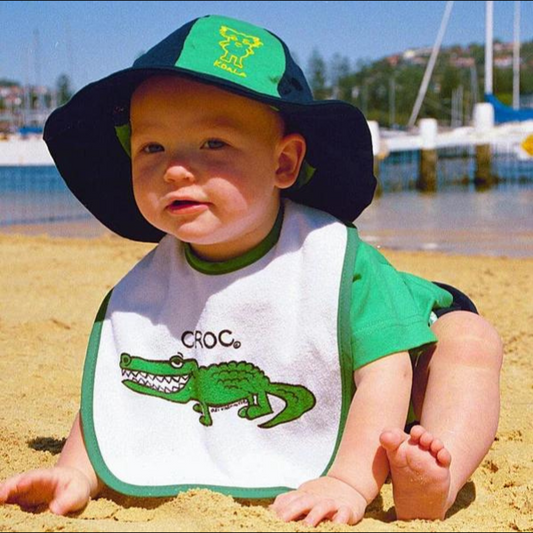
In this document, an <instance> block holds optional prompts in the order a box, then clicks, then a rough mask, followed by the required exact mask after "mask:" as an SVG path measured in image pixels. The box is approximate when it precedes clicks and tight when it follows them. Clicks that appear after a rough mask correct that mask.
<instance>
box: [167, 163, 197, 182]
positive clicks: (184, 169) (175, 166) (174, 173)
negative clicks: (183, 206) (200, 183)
mask: <svg viewBox="0 0 533 533" xmlns="http://www.w3.org/2000/svg"><path fill="white" fill-rule="evenodd" d="M182 180H187V181H192V180H194V173H193V171H192V170H191V168H190V166H189V165H187V164H186V163H184V162H178V161H174V162H171V163H170V164H169V166H168V167H167V169H166V172H165V181H167V182H173V181H182Z"/></svg>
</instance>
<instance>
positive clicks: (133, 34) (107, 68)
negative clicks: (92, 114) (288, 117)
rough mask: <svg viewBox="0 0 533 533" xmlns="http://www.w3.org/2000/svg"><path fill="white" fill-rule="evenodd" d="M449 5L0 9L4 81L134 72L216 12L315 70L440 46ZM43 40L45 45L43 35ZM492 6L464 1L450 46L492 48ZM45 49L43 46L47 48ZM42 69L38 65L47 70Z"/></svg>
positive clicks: (498, 33)
mask: <svg viewBox="0 0 533 533" xmlns="http://www.w3.org/2000/svg"><path fill="white" fill-rule="evenodd" d="M445 4H446V2H444V1H432V2H429V1H428V2H419V1H415V2H399V1H396V2H394V1H389V2H381V1H372V2H349V1H335V2H320V1H318V2H316V1H315V2H303V1H301V2H298V1H280V2H265V1H263V2H254V1H238V2H198V1H196V2H195V1H191V2H185V1H178V2H176V1H168V2H124V1H120V2H103V1H100V2H67V1H60V2H55V1H54V2H39V1H20V2H7V1H2V2H1V3H0V78H9V79H15V80H18V81H21V82H29V83H35V82H37V81H40V82H41V83H43V84H46V85H55V82H56V80H57V77H58V76H59V75H60V74H61V73H66V74H68V75H69V76H70V77H71V79H72V80H73V84H74V86H75V88H76V89H79V88H81V87H82V86H84V85H86V84H87V83H89V82H91V81H94V80H96V79H100V78H102V77H104V76H106V75H108V74H110V73H112V72H114V71H116V70H119V69H122V68H125V67H128V66H130V65H131V63H132V62H133V60H134V59H135V58H136V57H137V56H138V55H139V53H140V52H142V51H146V50H147V49H149V48H150V47H151V46H152V45H154V44H155V43H157V42H158V41H160V40H161V39H162V38H163V37H165V36H166V35H168V34H169V33H171V32H172V31H174V30H175V29H176V28H178V27H179V26H181V25H182V24H184V23H185V22H187V21H189V20H191V19H193V18H195V17H197V16H201V15H205V14H209V13H213V14H221V15H227V16H230V17H236V18H241V19H244V20H247V21H249V22H252V23H255V24H258V25H260V26H263V27H265V28H267V29H269V30H271V31H273V32H274V33H276V34H278V35H279V36H280V37H281V38H282V39H283V40H285V42H286V43H287V44H288V45H289V48H290V49H291V50H292V51H293V52H295V54H296V57H297V58H298V61H299V63H300V64H301V65H302V66H303V67H304V68H305V66H306V64H307V61H308V59H309V55H310V54H311V51H312V50H313V48H317V49H318V50H319V51H320V52H321V54H322V55H323V56H324V57H325V58H330V57H332V56H333V54H335V53H340V54H342V55H345V56H347V57H349V58H350V61H351V62H352V65H355V64H356V62H357V61H358V60H367V59H377V58H380V57H383V56H385V55H389V54H392V53H395V52H400V51H403V50H405V49H406V48H411V47H421V46H432V45H433V42H434V41H435V38H436V36H437V32H438V29H439V25H440V21H441V18H442V15H443V12H444V8H445ZM494 4H495V28H494V35H495V37H497V38H500V39H502V40H504V41H511V40H512V38H513V10H514V2H512V1H496V2H495V3H494ZM521 6H522V24H521V40H522V41H526V40H531V39H533V1H522V2H521ZM37 34H38V37H36V35H37ZM484 40H485V2H484V1H456V2H455V5H454V8H453V12H452V16H451V19H450V24H449V27H448V31H447V33H446V37H445V40H444V44H445V45H449V44H468V43H471V42H477V43H483V42H484ZM36 43H38V46H37V44H36ZM37 65H38V66H37Z"/></svg>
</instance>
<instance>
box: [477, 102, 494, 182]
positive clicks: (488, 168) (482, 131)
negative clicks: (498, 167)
mask: <svg viewBox="0 0 533 533" xmlns="http://www.w3.org/2000/svg"><path fill="white" fill-rule="evenodd" d="M493 128H494V108H493V107H492V104H489V103H480V104H476V106H475V107H474V130H475V132H476V136H477V138H478V141H477V144H476V170H475V175H474V184H475V185H476V186H478V187H481V188H486V187H490V186H491V185H493V184H494V176H493V175H492V155H491V151H490V144H489V142H488V136H489V135H490V132H491V131H492V129H493Z"/></svg>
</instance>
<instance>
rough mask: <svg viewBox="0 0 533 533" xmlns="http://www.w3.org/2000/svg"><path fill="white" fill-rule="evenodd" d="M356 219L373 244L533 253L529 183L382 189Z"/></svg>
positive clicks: (532, 205)
mask: <svg viewBox="0 0 533 533" xmlns="http://www.w3.org/2000/svg"><path fill="white" fill-rule="evenodd" d="M356 224H357V227H358V228H359V231H360V233H361V236H362V237H363V238H364V239H365V240H366V241H367V242H370V243H371V244H373V245H375V246H385V247H388V248H397V249H404V250H436V251H443V252H452V253H461V254H483V255H498V256H503V255H505V256H510V257H533V184H529V185H520V186H519V185H513V186H505V185H503V186H502V185H500V186H498V187H495V188H492V189H489V190H485V191H475V190H474V189H472V188H470V187H467V188H461V187H456V188H448V189H446V190H444V191H439V192H437V193H433V194H428V193H420V192H417V191H403V192H395V193H389V194H384V195H382V196H381V197H379V198H377V199H376V200H374V202H373V203H372V205H371V206H370V207H369V208H368V209H367V210H366V211H365V212H364V213H363V214H362V215H361V216H360V217H359V219H358V220H357V221H356Z"/></svg>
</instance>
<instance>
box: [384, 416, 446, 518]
mask: <svg viewBox="0 0 533 533" xmlns="http://www.w3.org/2000/svg"><path fill="white" fill-rule="evenodd" d="M379 440H380V442H381V445H382V446H383V448H385V451H386V452H387V456H388V458H389V464H390V469H391V477H392V488H393V496H394V505H395V507H396V516H397V518H398V519H399V520H413V519H415V518H422V519H433V520H435V519H440V520H443V519H444V515H445V514H446V511H447V510H448V508H449V507H450V506H451V504H452V503H453V502H450V501H449V496H450V463H451V460H452V456H451V455H450V452H449V451H448V450H447V449H446V448H445V447H444V444H442V442H441V441H440V440H439V439H436V438H434V437H433V435H431V433H429V432H428V431H426V430H425V429H424V428H423V427H422V426H415V427H413V429H411V435H410V436H409V435H408V434H407V433H404V432H403V431H401V430H399V429H394V430H391V431H384V432H383V433H382V434H381V436H380V439H379Z"/></svg>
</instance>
